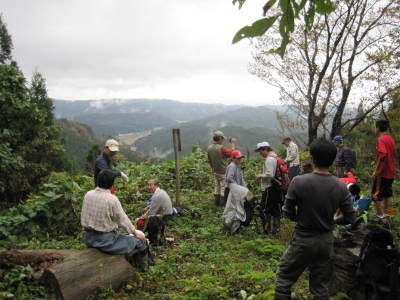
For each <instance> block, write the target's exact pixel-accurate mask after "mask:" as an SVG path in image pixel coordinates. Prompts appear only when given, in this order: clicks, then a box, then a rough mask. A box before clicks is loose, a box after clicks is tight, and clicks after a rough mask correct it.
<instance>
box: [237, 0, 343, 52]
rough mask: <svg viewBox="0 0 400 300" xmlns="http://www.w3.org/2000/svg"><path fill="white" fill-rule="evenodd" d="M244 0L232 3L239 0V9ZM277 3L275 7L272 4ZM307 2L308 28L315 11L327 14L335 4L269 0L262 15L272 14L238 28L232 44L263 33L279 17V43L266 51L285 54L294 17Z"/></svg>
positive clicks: (315, 1)
mask: <svg viewBox="0 0 400 300" xmlns="http://www.w3.org/2000/svg"><path fill="white" fill-rule="evenodd" d="M245 1H246V0H233V4H234V5H235V4H236V2H239V9H241V8H242V6H243V4H244V2H245ZM276 2H278V3H279V4H277V6H278V7H277V8H275V7H274V6H275V5H276ZM306 3H308V10H307V12H306V13H305V14H304V19H305V23H306V24H307V29H308V30H310V29H311V28H312V27H313V24H314V16H315V13H318V14H320V15H324V14H329V13H331V12H332V11H334V10H335V9H336V7H335V4H334V2H333V1H331V0H328V1H327V0H314V1H307V0H301V1H286V0H284V1H276V0H269V1H268V2H267V3H266V4H265V6H264V7H263V10H264V14H263V15H264V16H265V15H266V13H267V12H268V11H272V14H273V15H272V16H270V17H267V18H264V19H261V20H258V21H256V22H254V23H253V24H252V25H251V26H245V27H243V28H242V29H240V30H239V31H238V32H237V33H236V34H235V36H234V37H233V40H232V44H235V43H237V42H239V41H240V40H242V39H244V38H249V37H257V36H262V35H264V34H265V33H266V32H267V31H268V30H269V29H270V28H271V27H272V25H273V24H274V23H275V22H276V20H278V19H279V33H280V35H281V38H282V40H281V45H280V47H278V48H276V49H271V50H269V51H267V52H266V53H270V54H271V53H276V54H279V55H280V56H281V57H283V55H284V54H285V50H286V46H287V44H288V43H289V42H290V33H292V32H293V31H294V29H295V18H297V19H299V13H300V11H301V10H303V9H304V8H305V5H306Z"/></svg>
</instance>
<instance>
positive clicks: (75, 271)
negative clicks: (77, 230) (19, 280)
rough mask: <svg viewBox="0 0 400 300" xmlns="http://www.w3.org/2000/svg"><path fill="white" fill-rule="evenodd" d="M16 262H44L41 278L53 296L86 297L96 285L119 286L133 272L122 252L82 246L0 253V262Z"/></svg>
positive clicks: (23, 263)
mask: <svg viewBox="0 0 400 300" xmlns="http://www.w3.org/2000/svg"><path fill="white" fill-rule="evenodd" d="M7 261H8V262H11V263H13V264H19V265H28V264H29V265H31V266H32V265H33V264H38V263H41V264H43V263H45V264H44V265H45V267H44V270H43V275H42V280H43V282H44V284H45V286H47V287H49V288H50V289H52V290H53V291H54V293H55V295H56V297H58V298H60V299H65V300H70V299H71V300H79V299H86V298H87V297H88V296H90V295H91V294H92V293H93V292H95V291H97V290H99V289H100V288H103V287H105V288H109V287H112V288H113V289H114V290H119V289H120V288H121V287H122V285H123V283H124V282H126V281H128V280H129V279H132V277H134V276H135V271H134V269H133V267H132V266H131V265H130V264H129V263H128V261H127V260H126V259H125V258H124V257H123V256H122V255H110V254H106V253H104V252H101V251H99V250H97V249H94V248H89V249H84V250H9V251H5V252H2V253H0V262H1V265H3V264H4V263H5V262H7Z"/></svg>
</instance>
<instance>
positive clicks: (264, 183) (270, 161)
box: [261, 151, 278, 191]
mask: <svg viewBox="0 0 400 300" xmlns="http://www.w3.org/2000/svg"><path fill="white" fill-rule="evenodd" d="M275 157H276V154H275V152H273V151H271V152H270V153H269V154H268V156H267V157H266V158H265V161H264V164H263V172H262V174H261V190H263V191H265V190H266V189H267V188H269V187H270V186H272V183H271V179H272V178H274V177H275V173H276V167H277V165H278V162H277V160H276V158H275Z"/></svg>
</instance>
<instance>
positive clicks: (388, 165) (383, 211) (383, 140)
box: [371, 120, 396, 223]
mask: <svg viewBox="0 0 400 300" xmlns="http://www.w3.org/2000/svg"><path fill="white" fill-rule="evenodd" d="M387 129H388V122H387V121H386V120H378V121H376V122H375V133H376V135H377V136H378V140H377V142H376V167H375V170H374V173H373V174H372V178H373V183H372V192H371V194H372V200H373V201H374V204H375V208H376V213H377V215H378V217H377V218H375V219H373V221H374V222H375V223H382V222H385V221H386V220H389V214H390V213H393V211H392V209H391V208H390V198H391V197H392V194H393V189H392V184H393V180H394V177H395V174H396V163H395V159H394V158H395V153H396V144H395V142H394V140H393V138H392V137H391V136H390V135H389V134H388V133H386V131H387ZM382 202H383V207H382Z"/></svg>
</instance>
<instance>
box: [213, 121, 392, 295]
mask: <svg viewBox="0 0 400 300" xmlns="http://www.w3.org/2000/svg"><path fill="white" fill-rule="evenodd" d="M387 129H388V122H387V121H386V120H378V121H376V122H375V133H376V135H377V136H378V138H377V143H376V165H375V170H374V172H373V174H372V178H373V186H372V191H371V194H372V199H373V201H374V204H375V208H376V211H377V215H378V217H377V219H378V221H380V220H381V221H382V220H384V219H385V218H389V215H390V214H391V213H392V212H391V208H390V202H391V201H390V199H391V197H392V194H393V190H392V184H393V180H394V177H395V171H396V167H395V151H396V145H395V142H394V140H393V138H392V137H391V136H390V135H389V134H388V133H387ZM215 135H217V136H219V138H215V136H214V144H215V143H216V142H217V143H218V144H219V145H222V141H223V139H224V138H225V139H226V137H225V136H224V135H223V134H222V132H216V134H215ZM235 142H236V141H235ZM283 144H285V146H286V147H287V157H286V160H285V163H286V164H287V165H288V166H289V173H290V180H291V183H290V186H289V189H288V191H287V193H286V195H285V201H284V205H283V207H282V216H283V217H284V218H288V219H290V220H291V221H293V222H296V225H295V228H294V233H293V235H292V238H291V241H290V243H289V246H288V248H287V249H286V250H285V251H284V253H283V256H282V258H281V261H280V263H279V266H278V270H277V273H276V282H275V299H281V300H283V299H291V288H292V286H293V285H294V284H295V283H296V281H297V280H298V278H299V277H300V275H301V274H302V273H303V271H304V270H305V269H306V268H307V267H308V268H309V271H310V277H309V288H310V292H311V294H312V295H313V297H314V299H329V297H330V294H329V287H330V284H331V279H332V275H333V269H332V259H333V241H334V238H333V229H334V226H335V224H339V225H347V224H352V223H353V222H354V220H355V217H356V216H355V208H354V206H353V201H352V194H354V193H353V192H352V193H350V191H349V189H348V187H347V185H346V184H344V183H343V181H341V180H339V179H338V178H339V177H352V174H351V168H352V160H351V157H350V153H349V149H348V148H347V147H346V146H345V145H344V143H343V139H342V137H341V136H336V137H334V139H333V140H332V141H329V140H327V139H324V138H320V139H317V140H315V141H313V142H312V144H311V145H310V156H311V157H310V158H311V165H312V169H313V172H312V173H309V174H305V175H303V176H296V175H297V171H298V165H299V159H298V149H297V146H296V145H295V144H294V143H293V142H291V140H290V138H285V139H284V141H283ZM214 149H215V147H213V146H210V148H209V149H208V158H209V162H210V164H211V167H212V170H213V174H214V178H215V183H216V189H215V195H221V194H222V193H221V191H222V186H223V184H224V183H223V177H222V176H221V175H222V174H223V169H222V168H219V169H218V173H216V172H215V171H214V170H215V169H214V166H215V165H218V163H217V162H215V161H213V160H215V158H217V159H218V160H220V161H223V160H224V159H226V158H227V157H228V155H229V154H228V153H229V152H228V151H230V153H231V157H232V162H231V165H230V166H229V168H228V169H226V181H227V182H228V187H231V184H235V185H241V186H243V187H245V186H246V185H245V183H244V180H243V177H242V173H241V169H240V168H239V165H240V161H241V158H242V157H243V155H242V154H241V153H240V151H238V150H235V144H232V149H230V150H228V149H223V146H219V147H218V149H219V150H220V153H219V154H220V156H218V155H217V153H215V152H214V153H212V151H214ZM255 151H256V152H259V153H260V155H261V156H262V157H264V158H265V162H264V164H263V173H261V174H257V175H256V176H257V178H258V179H260V180H261V188H262V197H261V204H260V216H261V220H262V223H263V228H264V234H268V233H272V234H276V233H277V231H278V230H279V224H280V216H281V214H280V213H281V212H280V211H279V206H278V202H279V199H280V196H279V195H280V192H279V191H278V190H277V189H276V188H274V187H273V186H272V184H271V179H273V178H274V176H275V171H276V167H277V159H276V157H277V156H276V154H275V153H274V151H273V149H272V148H271V146H270V145H269V143H268V142H261V143H258V144H257V149H255ZM296 152H297V153H296ZM335 160H336V161H337V163H336V174H335V175H336V176H335V175H332V174H330V172H329V168H330V166H331V165H332V164H333V163H334V161H335ZM235 165H236V166H235ZM219 166H222V164H221V163H219ZM216 174H218V177H217V176H216ZM217 183H218V186H217ZM349 186H350V187H351V185H349ZM358 193H359V191H358ZM382 204H383V205H382ZM337 210H340V211H341V214H340V215H339V216H335V212H336V211H337ZM271 218H272V219H273V222H272V226H271V224H270V221H271Z"/></svg>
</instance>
